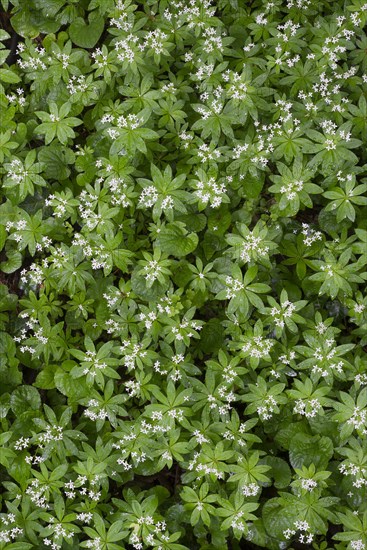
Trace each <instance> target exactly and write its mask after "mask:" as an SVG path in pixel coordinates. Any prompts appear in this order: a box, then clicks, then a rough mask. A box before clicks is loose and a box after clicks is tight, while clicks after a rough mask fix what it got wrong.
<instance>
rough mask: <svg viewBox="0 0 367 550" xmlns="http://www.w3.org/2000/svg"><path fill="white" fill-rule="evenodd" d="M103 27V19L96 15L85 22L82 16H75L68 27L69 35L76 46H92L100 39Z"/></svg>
mask: <svg viewBox="0 0 367 550" xmlns="http://www.w3.org/2000/svg"><path fill="white" fill-rule="evenodd" d="M103 28H104V19H103V17H101V16H97V17H95V18H94V19H92V20H91V18H89V24H87V23H86V22H85V21H84V19H83V18H82V17H77V18H76V19H75V21H73V22H72V23H71V25H70V27H69V35H70V38H71V40H72V41H73V43H74V44H76V46H79V47H81V48H94V46H95V45H96V44H97V42H98V40H99V39H100V37H101V35H102V33H103Z"/></svg>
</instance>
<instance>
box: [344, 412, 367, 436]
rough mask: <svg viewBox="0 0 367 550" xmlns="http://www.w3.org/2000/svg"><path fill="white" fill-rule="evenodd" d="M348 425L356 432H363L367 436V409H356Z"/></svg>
mask: <svg viewBox="0 0 367 550" xmlns="http://www.w3.org/2000/svg"><path fill="white" fill-rule="evenodd" d="M347 424H352V425H353V428H354V429H355V430H361V431H362V434H363V435H367V409H360V407H357V406H356V407H354V411H353V414H352V416H351V417H350V418H349V420H347Z"/></svg>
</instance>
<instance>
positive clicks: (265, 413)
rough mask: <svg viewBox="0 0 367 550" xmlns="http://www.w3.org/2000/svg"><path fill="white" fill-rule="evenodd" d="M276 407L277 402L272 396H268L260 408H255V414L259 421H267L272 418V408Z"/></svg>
mask: <svg viewBox="0 0 367 550" xmlns="http://www.w3.org/2000/svg"><path fill="white" fill-rule="evenodd" d="M276 406H277V402H276V400H275V399H274V397H273V396H272V395H269V396H268V397H267V398H266V399H265V400H264V401H263V405H262V406H261V407H258V408H257V414H258V415H259V416H260V419H261V420H269V419H270V418H272V416H273V412H274V408H275V407H276Z"/></svg>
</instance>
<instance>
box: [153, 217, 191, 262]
mask: <svg viewBox="0 0 367 550" xmlns="http://www.w3.org/2000/svg"><path fill="white" fill-rule="evenodd" d="M185 233H186V232H185V231H184V230H183V229H182V228H181V227H180V226H177V225H175V224H173V223H172V224H167V225H166V227H165V228H164V229H162V230H161V232H160V233H159V235H158V237H157V240H156V244H157V246H158V247H159V248H160V249H161V250H162V252H165V253H166V254H170V255H172V256H176V257H178V258H179V257H182V256H187V255H188V254H190V253H191V252H193V251H194V250H195V248H196V247H197V245H198V242H199V238H198V236H197V234H196V233H189V234H185Z"/></svg>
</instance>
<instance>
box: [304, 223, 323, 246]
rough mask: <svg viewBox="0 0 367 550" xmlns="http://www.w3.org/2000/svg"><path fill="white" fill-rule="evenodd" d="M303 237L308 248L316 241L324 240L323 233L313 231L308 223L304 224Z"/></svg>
mask: <svg viewBox="0 0 367 550" xmlns="http://www.w3.org/2000/svg"><path fill="white" fill-rule="evenodd" d="M302 235H303V244H305V245H306V246H311V245H312V244H313V243H314V242H315V241H321V240H322V233H321V231H316V230H315V229H312V228H311V227H310V226H309V224H308V223H303V224H302Z"/></svg>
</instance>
